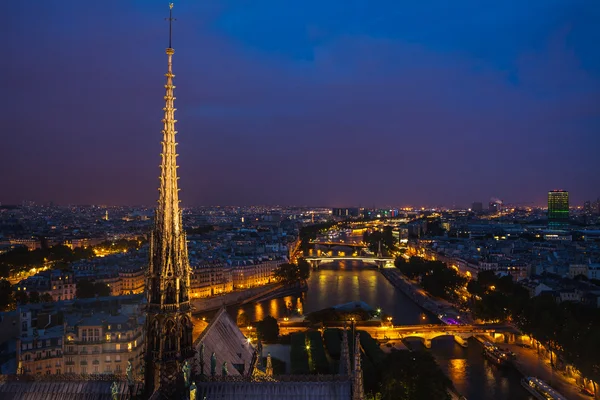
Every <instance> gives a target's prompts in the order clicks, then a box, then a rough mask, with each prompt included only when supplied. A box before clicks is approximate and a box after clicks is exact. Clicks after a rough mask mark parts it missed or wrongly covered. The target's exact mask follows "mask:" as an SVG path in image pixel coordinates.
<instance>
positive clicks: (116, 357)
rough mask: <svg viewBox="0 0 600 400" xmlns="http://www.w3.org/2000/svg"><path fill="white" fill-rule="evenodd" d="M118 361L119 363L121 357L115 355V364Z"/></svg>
mask: <svg viewBox="0 0 600 400" xmlns="http://www.w3.org/2000/svg"><path fill="white" fill-rule="evenodd" d="M119 361H121V355H120V354H117V355H116V356H115V362H119Z"/></svg>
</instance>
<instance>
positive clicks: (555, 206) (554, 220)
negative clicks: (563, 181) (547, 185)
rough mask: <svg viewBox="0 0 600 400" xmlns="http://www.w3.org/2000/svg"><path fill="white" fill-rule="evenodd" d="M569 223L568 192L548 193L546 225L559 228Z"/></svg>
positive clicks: (556, 191)
mask: <svg viewBox="0 0 600 400" xmlns="http://www.w3.org/2000/svg"><path fill="white" fill-rule="evenodd" d="M568 222H569V192H567V191H566V190H552V191H550V192H548V223H549V224H550V225H553V226H560V225H563V224H566V223H568Z"/></svg>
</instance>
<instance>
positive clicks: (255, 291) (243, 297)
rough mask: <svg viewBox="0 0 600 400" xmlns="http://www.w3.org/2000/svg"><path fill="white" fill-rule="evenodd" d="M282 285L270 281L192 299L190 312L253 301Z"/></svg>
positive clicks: (195, 312) (205, 310) (196, 312)
mask: <svg viewBox="0 0 600 400" xmlns="http://www.w3.org/2000/svg"><path fill="white" fill-rule="evenodd" d="M282 287H283V286H282V285H281V284H279V283H271V284H268V285H264V286H258V287H254V288H251V289H245V290H240V291H236V292H231V293H226V294H223V295H219V296H213V297H206V298H202V299H192V301H191V303H192V307H193V311H192V313H193V314H199V313H203V312H207V311H214V310H218V309H219V308H221V307H228V306H232V305H236V304H246V303H248V302H251V301H255V299H257V298H260V297H262V296H266V295H268V294H269V293H272V292H274V291H276V290H278V289H280V288H282Z"/></svg>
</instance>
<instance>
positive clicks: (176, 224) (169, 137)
mask: <svg viewBox="0 0 600 400" xmlns="http://www.w3.org/2000/svg"><path fill="white" fill-rule="evenodd" d="M168 21H169V47H168V48H167V49H166V54H167V60H168V64H167V73H166V74H165V76H166V78H167V81H166V84H165V96H164V100H165V107H164V108H163V111H164V115H163V119H162V123H163V129H162V142H161V145H162V152H161V164H160V178H159V179H160V187H159V189H158V190H159V196H158V205H157V207H156V213H155V216H154V229H153V230H152V233H151V236H150V262H149V265H148V274H147V280H146V295H147V300H148V311H147V317H146V324H147V325H146V335H147V340H146V346H147V347H146V387H147V390H148V392H150V393H153V392H154V391H157V390H159V391H160V392H162V393H164V394H165V395H166V396H167V397H173V396H174V395H175V394H176V393H178V392H179V391H180V390H179V389H181V388H179V387H178V385H179V384H178V382H179V380H178V379H177V376H178V375H179V372H180V371H181V367H182V365H183V364H184V361H185V360H186V359H188V358H190V357H191V356H192V355H193V352H192V323H191V312H190V311H191V309H190V303H189V287H190V276H189V273H190V267H189V260H188V254H187V245H186V238H185V232H184V230H183V223H182V217H181V210H180V209H179V188H178V185H177V180H178V177H177V152H176V147H177V143H176V142H175V135H176V134H177V131H176V130H175V123H176V122H177V121H176V120H175V110H176V109H175V106H174V101H175V96H174V93H173V90H174V89H175V85H173V78H174V77H175V75H174V74H173V54H175V50H174V49H173V48H172V47H171V46H172V42H171V38H172V22H173V21H174V19H173V4H170V5H169V18H168Z"/></svg>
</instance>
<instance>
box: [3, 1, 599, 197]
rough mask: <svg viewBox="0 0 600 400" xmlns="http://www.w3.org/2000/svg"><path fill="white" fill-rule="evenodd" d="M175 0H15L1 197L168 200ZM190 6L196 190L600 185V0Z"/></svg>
mask: <svg viewBox="0 0 600 400" xmlns="http://www.w3.org/2000/svg"><path fill="white" fill-rule="evenodd" d="M167 4H168V3H167V2H164V1H155V0H136V1H123V0H119V1H117V0H104V1H96V0H86V1H81V0H62V1H58V0H57V1H48V0H21V1H10V2H7V3H6V4H5V5H4V7H3V14H4V16H5V18H4V22H3V24H2V28H1V29H2V31H3V32H2V33H3V34H2V37H3V38H4V46H3V47H4V49H3V53H4V57H3V62H2V63H1V64H0V76H1V77H2V78H1V79H2V89H3V94H2V107H0V110H1V111H0V116H1V120H0V122H1V124H2V125H1V126H2V131H3V133H2V141H1V146H0V171H2V183H1V186H0V202H2V203H5V204H6V203H15V202H20V201H21V200H24V199H27V200H34V201H38V202H45V201H50V200H53V201H55V202H58V203H62V204H65V203H94V204H153V202H154V201H155V199H156V198H157V196H158V195H157V191H156V187H157V183H158V182H157V177H158V173H159V170H158V163H159V155H158V154H159V152H160V144H159V142H160V139H161V134H160V130H161V123H160V120H161V118H162V114H161V113H162V111H161V108H162V105H163V99H162V96H163V95H164V87H163V85H164V76H163V74H164V72H165V71H166V56H165V54H164V49H165V47H166V45H167V43H168V42H167V31H168V27H167V23H166V22H165V21H164V17H166V16H167V15H168V6H167ZM174 13H175V17H176V18H177V21H176V22H175V26H174V42H173V44H174V48H175V56H174V70H175V74H176V75H177V76H176V78H175V82H176V85H177V89H176V96H177V100H176V107H177V108H178V112H177V118H178V120H179V123H178V131H179V133H180V134H179V135H178V142H179V143H180V147H179V153H180V155H181V157H180V158H179V162H180V165H181V168H180V169H179V172H180V174H181V181H180V183H181V187H182V191H181V198H182V200H183V204H184V205H201V204H235V205H244V204H297V205H332V206H333V205H363V206H371V205H404V204H426V205H468V204H470V203H471V202H472V201H483V202H487V201H488V199H489V198H490V197H492V196H495V197H499V198H502V199H505V200H507V201H513V202H536V203H540V204H541V203H543V202H544V200H545V197H546V192H547V191H548V190H550V189H555V188H564V189H567V190H569V191H570V192H571V198H572V202H573V203H581V202H583V200H587V199H590V198H596V197H598V196H600V156H599V153H600V152H599V150H600V50H599V47H598V46H599V43H600V24H598V21H600V1H598V0H561V1H558V0H528V1H522V0H504V1H496V2H483V1H480V0H464V1H455V2H449V1H447V0H443V1H441V0H440V1H434V0H429V1H427V0H424V1H400V0H392V1H384V0H378V1H373V0H304V1H282V0H221V1H218V0H202V1H192V0H185V1H179V2H176V4H175V8H174ZM5 30H6V31H5Z"/></svg>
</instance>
